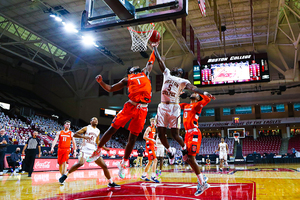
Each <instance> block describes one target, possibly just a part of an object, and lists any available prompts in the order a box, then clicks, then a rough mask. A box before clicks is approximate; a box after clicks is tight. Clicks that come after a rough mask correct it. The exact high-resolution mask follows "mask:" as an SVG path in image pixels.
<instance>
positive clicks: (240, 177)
mask: <svg viewBox="0 0 300 200" xmlns="http://www.w3.org/2000/svg"><path fill="white" fill-rule="evenodd" d="M12 2H14V3H11V4H10V5H7V7H5V9H6V10H4V9H2V10H1V8H0V11H1V12H0V14H1V16H0V17H1V18H0V27H1V32H0V35H1V36H0V38H1V37H2V36H3V38H1V44H0V50H1V52H2V53H3V52H4V54H5V55H13V57H14V58H15V57H20V58H22V62H24V64H23V63H22V62H16V61H14V60H13V59H12V60H13V61H12V63H13V67H14V68H22V70H25V69H26V70H27V71H30V74H35V73H36V74H38V75H39V77H38V78H39V80H38V81H37V82H36V83H38V84H37V85H38V86H37V91H39V92H40V95H41V96H42V95H44V96H47V95H48V94H47V92H49V91H50V92H49V93H55V92H57V91H58V90H59V89H61V93H60V94H59V95H57V94H54V95H53V96H51V97H53V99H54V100H53V101H54V102H55V103H56V102H59V101H60V100H61V99H60V98H65V99H67V100H70V99H72V100H71V101H72V103H74V102H73V100H74V99H76V101H77V99H80V100H86V101H85V102H83V103H82V104H81V102H80V103H78V102H79V101H78V102H76V105H77V104H78V105H79V104H80V106H81V108H82V109H83V108H84V109H86V110H93V111H94V110H96V109H94V105H95V104H99V105H100V104H101V103H103V104H101V106H102V105H104V106H103V107H105V108H107V107H109V106H117V107H118V109H121V108H119V107H120V105H119V104H120V102H122V103H123V102H125V100H124V99H125V97H126V95H125V94H126V92H124V91H125V90H124V91H121V93H116V94H121V95H122V97H120V96H118V97H116V98H111V97H112V95H111V96H108V97H103V98H102V99H101V100H102V101H103V102H100V100H99V99H100V98H99V97H100V96H101V91H100V92H99V88H98V87H95V85H96V83H95V82H96V81H94V77H95V75H97V73H103V74H105V81H106V82H110V83H112V84H113V83H116V82H118V81H119V80H120V78H122V77H123V76H124V74H123V71H125V66H127V65H128V66H129V65H134V64H135V61H136V62H137V63H139V64H140V63H141V62H140V61H142V62H143V63H144V64H145V63H146V62H144V61H145V59H148V57H149V55H150V53H151V51H152V47H151V44H150V43H149V42H148V41H149V39H150V41H153V42H155V41H156V42H157V41H159V40H160V41H161V46H159V51H161V52H162V57H163V59H166V60H172V61H170V66H171V65H174V66H175V65H176V64H177V65H178V67H179V66H181V67H182V68H186V69H188V70H187V72H188V73H187V75H189V76H193V75H192V74H193V73H195V72H196V73H195V76H194V83H195V85H197V86H203V85H209V84H212V85H213V84H215V83H217V84H222V83H226V84H227V83H229V84H234V83H236V82H251V81H253V83H250V84H253V85H250V84H249V86H246V87H245V89H244V90H243V88H242V87H240V88H239V87H236V88H235V90H236V91H238V90H240V91H241V92H240V93H243V94H242V95H243V96H242V95H241V96H238V98H232V99H229V98H228V99H226V98H227V97H226V98H224V95H223V94H226V95H227V94H230V91H233V92H235V90H234V89H232V88H229V87H228V88H227V87H226V88H225V87H224V88H225V90H226V92H225V90H224V88H221V89H220V87H218V86H217V87H215V88H212V89H210V90H209V89H208V90H207V91H209V92H210V91H212V92H213V93H216V94H222V95H223V97H221V98H220V99H221V100H223V101H224V102H225V103H224V105H225V104H226V103H227V104H228V105H230V106H232V105H240V102H242V103H243V102H246V101H247V105H248V104H249V99H250V100H252V98H251V97H252V96H251V95H252V92H253V91H254V90H252V88H251V87H253V88H254V87H256V91H255V92H258V89H257V88H258V85H255V84H256V83H257V84H261V83H260V82H270V80H275V81H274V82H271V83H268V87H266V88H267V89H266V90H265V91H266V92H269V91H273V95H274V91H276V92H278V84H280V83H288V84H289V85H288V86H287V87H290V88H288V89H291V90H293V91H294V93H292V92H291V93H292V94H291V93H287V94H286V96H282V98H280V99H275V98H274V102H275V103H278V102H282V101H289V99H288V100H287V98H289V97H290V98H292V99H293V100H295V101H296V100H297V101H298V100H299V96H297V94H298V95H299V90H298V92H297V91H296V90H297V87H298V86H294V85H293V81H299V66H298V65H299V64H298V65H297V63H298V62H299V61H298V60H297V55H298V49H297V48H296V47H298V43H299V40H300V34H299V33H298V34H299V35H298V34H297V35H295V36H296V37H295V36H294V34H293V31H292V28H291V25H290V22H289V20H287V22H286V24H285V25H284V28H285V29H284V28H283V25H282V26H280V23H282V21H283V19H284V17H286V18H288V17H287V14H286V13H285V12H286V11H289V13H288V14H289V18H291V17H290V16H292V15H295V16H293V18H294V21H293V22H291V23H292V25H295V26H297V30H299V20H298V18H299V19H300V17H299V13H298V12H299V10H297V11H293V9H291V8H290V7H288V6H291V5H288V4H292V3H291V1H280V0H278V1H276V0H268V1H266V0H263V1H252V0H250V1H237V0H235V1H234V0H229V1H225V0H220V1H213V0H211V1H208V0H207V1H205V0H198V1H196V0H194V1H192V0H131V1H128V0H118V1H117V0H116V1H113V0H85V1H83V0H82V1H74V2H73V1H69V0H64V1H55V3H56V4H57V5H55V6H54V5H53V6H50V4H51V1H41V0H35V1H34V0H32V1H31V2H30V3H29V1H26V2H25V1H21V0H15V1H12ZM60 2H64V3H65V8H67V9H69V11H68V10H67V9H65V8H64V7H62V6H58V5H59V3H60ZM260 2H262V5H261V6H260V5H259V3H260ZM293 2H294V1H293ZM255 3H256V4H255ZM29 4H30V5H29ZM254 4H255V10H254V11H253V7H254V6H253V5H254ZM285 4H286V5H285ZM297 5H298V4H297ZM13 6H18V7H17V9H19V11H20V13H17V11H16V12H15V13H16V14H15V13H14V12H11V11H10V8H12V7H13ZM189 6H190V7H189ZM22 7H24V8H26V10H25V9H24V10H22V9H21V8H22ZM284 7H286V8H284ZM291 7H292V6H291ZM208 8H209V9H208ZM281 8H284V9H285V10H286V11H284V12H282V13H281V14H279V13H280V11H281V10H282V9H281ZM293 8H294V7H293ZM17 9H16V10H17ZM12 10H13V9H12ZM41 10H42V11H43V13H42V14H40V13H39V12H40V11H41ZM2 12H3V13H4V14H2ZM68 12H69V13H71V14H70V15H68V14H69V13H68ZM11 13H12V14H11ZM66 13H67V14H66ZM220 13H221V15H220ZM234 13H235V14H234ZM35 15H39V19H40V20H39V22H37V21H35ZM46 15H47V16H46ZM222 15H223V17H222ZM252 15H255V16H258V17H257V18H256V19H254V17H253V16H252ZM16 16H17V17H16ZM79 16H80V18H79ZM187 16H190V17H189V18H187ZM260 17H262V18H264V21H263V23H262V24H261V23H260V22H261V20H260ZM25 18H26V19H25ZM50 19H51V20H52V19H53V20H52V21H51V22H49V20H50ZM79 19H80V20H79ZM199 19H201V20H199ZM23 20H25V22H24V21H23ZM68 20H69V21H72V20H73V21H76V22H77V25H76V28H74V27H72V26H68ZM176 20H177V21H176ZM226 20H227V21H226ZM53 21H55V26H54V25H53V24H54V23H53ZM187 22H188V23H187ZM22 23H24V24H25V25H22ZM226 23H227V24H226ZM253 23H255V24H256V23H257V24H258V25H257V26H256V28H253ZM49 24H51V25H49ZM187 24H188V25H187ZM226 26H227V32H226V34H228V35H226V36H227V37H225V33H224V32H225V31H226ZM27 27H28V31H27ZM44 27H46V28H44ZM278 27H279V28H278ZM64 28H65V29H68V31H71V32H73V35H68V36H66V35H67V34H66V33H63V31H62V30H63V29H64ZM281 28H282V29H284V30H285V31H286V32H289V30H290V29H291V33H292V36H287V34H286V32H284V31H283V30H282V29H281ZM289 28H290V29H289ZM31 29H33V30H34V31H30V30H31ZM277 29H279V30H280V29H281V32H282V33H281V32H280V31H278V30H277ZM295 30H296V29H295ZM297 30H296V31H295V32H297ZM21 31H22V33H21ZM26 31H27V32H28V33H26ZM35 31H36V32H35ZM155 31H157V32H158V35H157V37H158V39H157V38H156V39H155V40H154V39H153V38H152V35H153V33H154V32H155ZM277 31H278V32H277ZM25 33H26V34H25ZM165 33H167V34H165ZM23 34H25V35H26V37H25V36H24V35H23ZM277 34H278V35H280V37H284V39H282V40H280V42H281V43H282V44H281V45H282V46H281V47H282V49H281V51H284V52H287V53H286V54H285V55H288V56H286V57H287V59H288V60H289V61H288V63H286V62H284V56H282V55H281V53H280V51H279V49H278V47H277V46H276V48H275V47H274V46H275V45H274V46H271V45H270V46H271V47H269V51H270V52H271V53H272V52H273V53H272V59H273V62H270V65H272V67H273V68H274V69H273V74H271V75H274V74H275V75H274V76H276V78H274V79H272V78H270V77H271V75H270V72H269V68H268V65H267V64H266V63H267V58H265V57H264V58H257V57H256V58H255V56H254V54H256V53H257V52H258V53H260V52H264V51H266V49H267V48H268V47H266V48H265V47H261V46H262V45H267V46H268V44H269V43H270V44H271V43H272V45H273V43H275V42H276V38H277V37H278V36H277ZM23 36H24V37H23ZM33 36H34V37H33ZM90 36H93V38H91V37H90ZM285 36H286V37H285ZM164 37H166V38H164ZM151 38H152V39H151ZM199 38H200V39H199ZM225 38H226V44H225ZM81 40H83V41H86V42H87V43H89V45H91V46H92V47H93V48H94V49H93V50H94V51H93V50H90V49H84V48H82V47H81V46H80V45H79V41H81ZM52 41H54V42H52ZM277 42H278V43H279V41H277ZM200 43H201V44H200ZM288 43H289V44H288ZM58 45H61V46H62V48H60V46H58ZM226 45H227V46H226ZM255 45H257V46H258V47H257V48H254V46H255ZM293 45H294V46H295V48H294V46H293ZM175 46H176V48H175ZM195 46H196V49H197V50H195ZM226 47H227V48H228V49H229V50H228V49H227V54H230V53H231V54H234V53H236V54H239V55H240V54H242V53H243V54H245V55H246V54H249V55H250V54H251V56H252V57H251V60H252V61H253V62H254V64H253V69H252V68H251V69H249V65H247V66H246V67H242V66H236V67H235V68H231V69H225V68H224V69H223V68H217V69H215V72H214V73H215V74H212V72H211V68H209V69H208V68H207V66H205V69H203V70H207V71H205V73H204V72H203V71H202V69H201V72H200V60H201V56H200V49H201V51H202V52H201V55H202V56H203V57H205V59H207V62H208V61H209V58H210V57H214V58H215V61H213V62H211V63H215V64H218V63H217V60H218V59H219V61H221V60H222V59H228V58H229V57H226ZM234 48H235V49H234ZM288 48H291V49H292V50H291V49H288ZM173 49H175V50H174V51H173ZM274 49H275V50H274ZM273 50H274V51H273ZM196 51H197V52H196ZM259 51H260V52H259ZM275 51H276V52H275ZM291 51H293V53H290V52H291ZM294 51H295V56H294ZM1 52H0V53H1ZM178 52H180V54H179V53H178ZM241 52H242V53H241ZM274 52H275V53H274ZM278 52H279V53H278ZM176 53H177V54H176ZM277 54H279V55H280V56H276V55H277ZM187 55H191V57H193V59H194V61H195V62H196V63H197V65H192V64H191V63H188V64H186V63H184V61H185V59H186V58H185V56H187ZM223 55H225V57H224V56H223ZM291 55H292V56H291ZM178 57H180V59H181V60H177V58H178ZM222 57H224V58H222ZM270 57H271V56H270ZM142 59H143V60H142ZM242 59H244V58H242ZM279 59H280V60H279ZM4 60H5V62H8V61H6V60H9V59H4ZM236 60H238V59H236ZM257 60H259V62H257ZM274 60H276V62H275V61H274ZM222 62H223V61H222ZM232 62H233V61H232ZM237 62H240V61H237ZM247 62H248V61H247ZM281 62H282V63H283V65H280V67H278V66H277V65H278V64H277V63H281ZM28 63H29V64H28ZM178 63H179V64H178ZM241 63H243V62H242V61H241ZM264 63H265V64H264ZM30 64H32V65H34V67H31V66H29V65H30ZM112 64H114V66H113V67H111V65H112ZM24 65H25V66H24ZM177 65H176V66H177ZM241 65H242V64H241ZM254 65H255V66H254ZM256 65H257V68H256ZM288 65H289V66H288ZM297 66H298V67H297ZM193 67H196V69H197V70H198V71H197V70H194V71H193V70H192V69H191V68H193ZM228 67H229V65H228ZM293 67H294V69H292V68H293ZM23 68H24V69H23ZM39 68H42V69H43V70H42V71H39V70H36V69H39ZM260 68H261V69H263V71H260ZM296 68H297V70H296ZM157 69H158V68H157ZM157 69H155V70H153V71H154V72H153V73H154V74H155V75H161V74H159V73H158V72H157V71H158V70H157ZM245 70H246V73H243V72H245ZM45 71H47V72H48V71H49V72H51V73H52V74H51V75H49V76H48V74H47V73H45ZM38 72H39V73H38ZM7 74H8V75H7V76H9V74H13V73H7ZM280 74H281V75H280ZM284 75H285V76H284ZM10 76H11V77H13V76H14V75H10ZM20 76H21V75H20ZM22 76H23V75H22ZM57 76H59V77H58V78H57ZM212 76H213V80H211V77H212ZM260 76H261V77H260ZM277 76H278V79H277ZM282 76H283V77H284V78H282ZM296 76H297V77H298V79H296ZM23 77H24V76H23ZM45 77H46V78H45ZM49 77H50V78H49ZM53 77H55V78H53ZM153 77H154V76H153ZM195 77H197V78H198V79H196V78H195ZM26 78H27V77H26ZM47 78H48V79H47ZM160 78H161V77H160ZM285 78H287V79H288V81H285V80H283V79H285ZM19 79H22V78H19ZM49 79H51V80H49ZM153 79H154V78H153ZM158 79H159V78H157V80H158ZM262 79H264V80H262ZM8 80H9V78H8ZM48 80H49V81H48ZM232 80H234V81H232ZM10 81H11V83H13V82H14V79H11V80H9V83H10ZM52 81H53V82H52ZM31 82H35V80H33V81H31ZM191 82H193V81H191ZM18 83H19V82H18ZM43 83H44V84H43ZM51 83H53V84H56V83H57V84H58V85H56V87H55V86H53V88H51V89H49V91H48V90H44V88H43V87H46V86H44V85H47V84H48V85H51ZM156 83H157V84H156V85H157V88H159V87H160V86H161V85H162V81H161V82H159V81H157V82H156ZM196 83H197V84H196ZM19 84H20V85H22V83H21V82H20V83H19ZM153 85H154V84H153ZM42 86H43V87H42ZM280 86H281V85H280ZM24 87H25V86H24ZM29 87H31V85H29V86H28V88H29ZM40 87H41V88H40ZM260 87H261V85H259V88H260ZM32 88H34V87H32ZM284 88H285V89H284V90H283V91H282V92H284V91H285V90H286V86H285V85H284ZM294 88H296V89H294ZM35 89H36V88H35ZM63 90H65V91H67V92H65V91H63ZM158 91H159V89H157V90H156V94H154V96H155V98H153V99H154V102H155V104H154V103H153V105H151V106H152V107H151V109H152V113H155V112H156V106H157V105H156V104H158V103H159V101H160V100H158V99H159V97H160V94H159V92H158ZM295 91H296V92H295ZM122 92H123V93H122ZM248 92H249V93H251V94H246V95H244V93H248ZM289 94H291V95H289ZM49 95H52V94H49ZM278 95H279V94H278ZM280 95H281V90H280ZM103 96H104V95H103ZM123 96H125V97H124V98H123ZM258 96H259V95H258ZM265 96H266V93H265V94H263V95H261V96H260V97H259V98H257V99H259V100H257V102H259V103H261V102H263V103H268V101H269V100H270V101H271V100H273V99H272V98H273V97H274V96H273V97H267V98H265ZM291 96H292V97H291ZM235 97H236V96H235ZM96 98H98V99H97V100H95V101H93V102H89V101H88V100H89V99H96ZM109 98H111V99H113V100H111V99H109ZM278 98H279V97H278ZM49 99H51V98H50V97H49ZM103 99H104V100H103ZM224 99H225V100H224ZM98 100H99V101H98ZM126 100H127V99H126ZM74 101H75V100H74ZM231 101H232V102H231ZM66 102H67V103H68V101H66ZM111 102H112V103H111ZM272 102H273V101H272ZM67 103H66V104H65V105H67ZM110 103H111V104H110ZM290 103H291V102H290ZM227 104H226V106H227ZM245 104H246V103H245ZM273 104H274V103H273ZM241 105H243V104H241ZM256 105H258V104H256ZM71 106H72V104H68V105H67V106H66V107H71ZM212 106H216V107H218V106H219V105H218V104H217V103H215V104H212ZM61 107H63V106H61ZM154 107H155V109H154ZM81 108H80V109H81ZM71 109H73V108H70V110H71ZM97 109H98V107H97ZM86 110H79V111H78V113H81V114H82V115H83V116H84V117H86V118H87V116H85V114H86V113H88V114H90V113H89V112H85V111H86ZM99 110H100V108H99ZM118 111H119V110H118ZM289 111H290V110H289ZM76 112H77V111H76ZM97 112H98V111H97ZM218 112H219V114H220V108H219V111H218ZM95 113H96V112H95ZM95 113H93V114H95ZM76 114H77V113H76ZM76 114H74V115H76ZM88 114H86V115H88ZM259 114H260V113H259ZM78 115H79V114H78ZM97 115H98V113H97ZM254 115H255V113H254ZM280 116H281V115H280ZM284 116H285V117H290V114H288V116H286V115H284ZM89 117H90V116H89ZM230 117H231V116H230ZM230 117H228V118H230ZM293 117H294V116H293ZM228 118H227V120H228ZM253 118H255V117H253ZM261 118H263V117H261V116H260V117H259V118H255V119H261ZM211 119H212V118H211ZM214 119H215V118H213V120H214ZM213 120H211V121H213ZM99 121H100V120H99ZM104 121H105V120H104ZM109 121H110V119H109ZM216 121H221V119H218V120H216ZM223 121H226V120H223ZM105 122H106V121H105ZM109 123H110V122H107V123H106V124H109ZM238 123H239V118H238V120H237V122H236V124H238ZM293 123H294V122H293ZM295 123H296V122H295ZM297 123H299V122H297ZM266 124H268V123H266ZM268 125H269V124H268ZM249 126H250V125H249ZM288 126H290V125H288ZM228 127H229V126H228ZM236 127H237V126H236ZM213 128H216V127H213ZM217 128H220V129H221V128H223V129H222V134H223V135H222V137H224V127H217ZM261 128H263V127H261ZM269 128H270V127H269ZM277 128H278V126H277ZM289 128H290V127H289ZM252 129H255V134H256V127H255V126H254V128H252V124H251V130H252ZM217 130H218V129H217ZM228 130H229V129H228ZM244 132H245V128H244V129H243V135H242V136H241V134H242V133H235V132H231V133H230V134H231V138H233V137H236V140H238V137H241V138H245V133H244ZM228 135H229V132H228ZM287 137H289V136H287ZM240 148H241V147H240ZM240 151H242V150H241V149H240ZM240 156H242V155H240ZM242 159H243V157H242ZM200 169H201V171H202V173H203V174H204V175H206V176H207V177H208V178H209V179H208V183H209V184H210V188H208V189H207V190H205V192H204V193H203V194H201V195H200V196H198V197H196V196H194V193H195V192H196V190H197V177H196V176H195V174H194V172H193V171H192V170H191V168H190V167H188V166H187V165H184V166H181V165H172V166H164V169H163V171H162V176H161V177H159V180H160V183H152V182H145V181H141V180H140V177H141V175H142V172H143V168H135V167H133V168H127V169H126V177H125V179H120V178H119V176H118V169H116V168H113V169H109V171H110V173H111V175H112V178H113V180H114V181H115V182H116V183H117V184H119V185H121V188H108V187H107V184H108V181H107V179H106V178H105V176H104V173H103V171H102V170H101V169H93V170H78V171H75V172H74V173H72V174H71V175H69V177H68V179H67V180H66V182H65V184H64V185H60V184H59V182H58V179H59V177H60V176H61V175H60V173H59V172H58V171H50V172H34V173H33V174H32V177H27V174H18V175H15V176H11V175H10V174H5V175H4V176H0V181H1V188H0V199H3V200H10V199H20V200H21V199H22V200H23V199H24V200H32V199H33V200H37V199H45V200H46V199H48V200H54V199H57V200H58V199H59V200H60V199H61V200H71V199H78V200H89V199H103V200H106V199H112V200H114V199H115V200H129V199H136V200H155V199H157V200H177V199H178V200H181V199H182V200H189V199H202V200H254V199H262V200H267V199H272V200H273V199H278V200H283V199H290V200H298V199H300V165H299V164H239V165H238V164H230V168H229V170H227V171H226V170H225V171H222V172H220V171H219V166H218V165H214V164H212V165H200Z"/></svg>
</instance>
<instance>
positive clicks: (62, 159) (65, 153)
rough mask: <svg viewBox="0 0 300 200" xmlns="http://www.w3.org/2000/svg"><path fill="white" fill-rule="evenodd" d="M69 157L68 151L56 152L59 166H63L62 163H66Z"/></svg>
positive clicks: (59, 150)
mask: <svg viewBox="0 0 300 200" xmlns="http://www.w3.org/2000/svg"><path fill="white" fill-rule="evenodd" d="M69 155H70V149H69V148H68V149H58V150H57V163H58V164H59V165H61V164H63V163H64V162H68V160H69Z"/></svg>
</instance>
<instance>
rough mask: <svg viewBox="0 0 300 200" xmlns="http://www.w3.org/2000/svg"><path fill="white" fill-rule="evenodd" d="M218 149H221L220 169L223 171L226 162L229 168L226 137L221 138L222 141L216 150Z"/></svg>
mask: <svg viewBox="0 0 300 200" xmlns="http://www.w3.org/2000/svg"><path fill="white" fill-rule="evenodd" d="M217 151H219V159H220V171H223V166H224V162H225V165H226V167H227V170H228V163H227V152H228V145H227V144H226V143H225V141H224V138H222V139H221V143H220V144H219V146H218V149H217V150H216V152H217Z"/></svg>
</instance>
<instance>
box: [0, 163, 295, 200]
mask: <svg viewBox="0 0 300 200" xmlns="http://www.w3.org/2000/svg"><path fill="white" fill-rule="evenodd" d="M186 167H187V166H169V167H164V169H163V171H162V176H161V178H160V179H161V183H158V184H156V183H152V182H144V181H141V180H140V179H139V177H140V176H141V174H142V168H129V169H128V170H127V171H126V178H125V179H123V180H122V179H119V177H118V175H117V174H118V170H117V169H110V173H111V174H112V177H113V179H114V180H115V182H116V183H117V184H120V185H121V188H108V187H107V180H106V179H105V177H104V175H103V171H102V170H101V169H99V170H78V171H76V172H74V173H73V174H71V175H70V177H69V178H68V179H67V181H66V183H65V185H63V186H61V185H60V184H59V183H58V178H59V177H60V174H59V172H36V173H33V174H32V178H28V177H27V176H26V175H18V176H9V175H5V176H1V177H0V179H1V189H0V195H1V199H3V200H8V199H28V200H29V199H64V200H68V199H103V200H104V199H124V200H125V199H126V200H127V199H146V200H150V199H153V200H154V199H166V200H167V199H207V200H208V199H212V200H219V199H220V200H229V199H241V200H253V199H293V200H294V199H295V200H296V199H299V198H300V192H299V188H300V168H299V164H298V165H295V164H281V165H276V164H265V165H254V164H253V165H230V170H229V171H224V172H222V173H220V172H219V171H218V170H217V168H216V166H214V165H212V166H205V165H203V166H200V168H201V169H202V172H203V174H205V175H206V176H207V177H208V178H209V179H208V183H209V184H210V185H211V187H210V188H209V189H207V190H206V191H205V192H204V193H203V194H202V195H201V196H199V197H195V196H194V193H195V191H196V187H197V178H196V176H195V175H194V173H193V172H192V170H191V169H190V168H189V169H187V168H186Z"/></svg>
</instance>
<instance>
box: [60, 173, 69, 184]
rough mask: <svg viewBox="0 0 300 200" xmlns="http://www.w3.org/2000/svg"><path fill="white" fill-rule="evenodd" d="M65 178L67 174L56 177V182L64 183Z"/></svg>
mask: <svg viewBox="0 0 300 200" xmlns="http://www.w3.org/2000/svg"><path fill="white" fill-rule="evenodd" d="M67 178H68V177H67V175H65V174H64V175H62V176H61V177H60V178H59V179H58V182H59V183H60V184H62V185H63V184H65V180H66V179H67Z"/></svg>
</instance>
